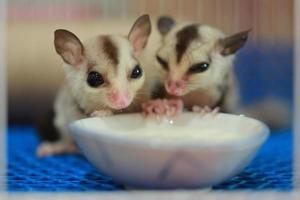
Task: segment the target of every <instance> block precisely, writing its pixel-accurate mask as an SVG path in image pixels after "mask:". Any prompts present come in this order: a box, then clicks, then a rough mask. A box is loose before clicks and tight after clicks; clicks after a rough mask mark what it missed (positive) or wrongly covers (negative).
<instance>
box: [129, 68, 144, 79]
mask: <svg viewBox="0 0 300 200" xmlns="http://www.w3.org/2000/svg"><path fill="white" fill-rule="evenodd" d="M142 75H143V70H142V68H141V67H140V66H139V65H136V66H135V67H134V68H133V70H132V72H131V75H130V78H132V79H138V78H140V77H141V76H142Z"/></svg>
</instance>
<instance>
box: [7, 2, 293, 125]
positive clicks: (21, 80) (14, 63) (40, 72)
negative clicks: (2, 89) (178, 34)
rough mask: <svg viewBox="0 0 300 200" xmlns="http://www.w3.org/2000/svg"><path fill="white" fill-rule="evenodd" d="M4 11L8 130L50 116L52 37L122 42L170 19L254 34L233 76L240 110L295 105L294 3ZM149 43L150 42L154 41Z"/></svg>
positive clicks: (56, 69)
mask: <svg viewBox="0 0 300 200" xmlns="http://www.w3.org/2000/svg"><path fill="white" fill-rule="evenodd" d="M7 3H8V10H7V15H8V16H7V29H6V31H7V33H6V35H7V41H6V42H7V43H6V47H7V52H6V57H7V59H6V60H7V71H8V87H9V88H8V93H9V95H8V103H9V110H8V111H9V123H11V124H17V123H32V121H33V119H34V118H35V117H36V116H37V115H39V114H41V113H44V112H45V111H47V110H49V109H50V108H51V106H52V102H53V99H54V96H55V93H56V90H57V88H58V87H59V85H60V84H61V83H62V81H63V78H64V72H63V70H62V68H61V63H62V61H61V58H60V57H59V56H58V55H57V54H56V53H55V50H54V45H53V32H54V30H55V29H58V28H64V29H68V30H70V31H72V32H74V33H76V35H77V36H78V37H79V38H80V39H82V40H84V39H85V38H87V37H90V36H93V35H96V34H101V33H120V34H127V32H128V31H129V29H130V27H131V25H132V23H133V22H134V20H135V19H136V18H137V17H138V16H140V15H141V14H145V13H148V14H150V16H151V18H152V20H153V25H154V23H155V20H156V19H157V17H159V16H161V15H169V16H171V17H173V18H175V19H177V20H178V21H182V20H190V21H195V22H198V23H202V24H208V25H211V26H215V27H218V28H220V29H221V30H223V31H224V32H225V33H227V34H233V33H235V32H239V31H241V30H246V29H249V28H251V29H252V31H251V34H250V39H249V42H248V43H247V44H246V46H245V47H244V48H243V49H242V50H241V51H240V52H239V55H238V59H237V61H236V71H237V74H238V79H239V81H240V85H241V88H240V90H241V94H242V102H243V103H244V104H247V105H248V104H251V103H253V102H257V101H260V100H262V99H264V98H265V97H271V98H276V99H282V100H284V101H285V102H287V103H288V104H289V105H291V104H292V96H293V94H292V90H293V87H292V85H293V0H226V1H224V0H151V1H147V0H63V1H61V0H59V1H58V0H43V1H38V0H23V1H18V0H10V1H8V2H7ZM151 37H153V36H151Z"/></svg>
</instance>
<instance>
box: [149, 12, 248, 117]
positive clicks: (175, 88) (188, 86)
mask: <svg viewBox="0 0 300 200" xmlns="http://www.w3.org/2000/svg"><path fill="white" fill-rule="evenodd" d="M157 27H158V30H159V32H160V34H161V35H162V40H161V43H160V45H159V47H158V49H157V51H156V55H155V61H154V62H155V64H156V66H158V67H157V68H158V69H159V73H158V75H159V76H160V80H161V82H160V85H161V87H157V88H158V89H159V90H163V92H162V91H160V92H159V93H160V94H161V95H162V96H166V97H168V98H178V99H181V100H182V101H183V104H184V107H185V108H187V109H189V110H193V109H197V108H199V107H204V106H207V107H210V108H215V107H220V108H221V110H222V111H227V112H232V111H233V110H234V109H235V107H236V104H237V100H238V94H237V90H238V83H237V82H236V78H235V74H234V69H233V65H234V58H235V53H236V52H237V51H238V50H239V49H240V48H242V47H243V46H244V45H245V43H246V41H247V38H248V32H249V31H248V30H247V31H242V32H239V33H236V34H233V35H230V36H226V35H225V34H224V33H223V32H222V31H220V30H219V29H217V28H214V27H210V26H208V25H202V24H195V23H178V24H176V23H175V21H174V20H173V19H172V18H169V17H161V18H159V20H158V23H157ZM158 85H159V84H158ZM156 93H157V92H156ZM155 104H156V105H157V101H156V102H155ZM149 106H150V107H151V105H149Z"/></svg>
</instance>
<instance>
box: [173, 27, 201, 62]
mask: <svg viewBox="0 0 300 200" xmlns="http://www.w3.org/2000/svg"><path fill="white" fill-rule="evenodd" d="M176 37H177V44H176V53H177V63H179V62H180V60H181V58H182V56H183V54H184V53H185V51H186V50H187V48H188V46H189V44H190V43H191V42H192V41H193V40H195V39H197V38H198V37H199V35H198V26H197V25H196V24H192V25H188V26H186V27H184V28H183V29H181V30H180V31H179V32H178V33H177V34H176Z"/></svg>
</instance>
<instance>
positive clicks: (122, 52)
mask: <svg viewBox="0 0 300 200" xmlns="http://www.w3.org/2000/svg"><path fill="white" fill-rule="evenodd" d="M84 47H85V56H86V57H87V59H88V61H90V62H93V63H97V64H100V65H110V66H115V67H116V66H118V65H119V64H120V62H122V59H124V57H125V58H126V57H129V56H131V52H132V47H131V45H130V43H129V41H128V39H127V38H125V37H122V36H113V35H103V36H97V37H94V38H92V39H90V40H88V41H86V42H85V44H84Z"/></svg>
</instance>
